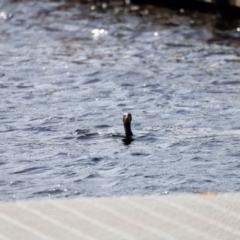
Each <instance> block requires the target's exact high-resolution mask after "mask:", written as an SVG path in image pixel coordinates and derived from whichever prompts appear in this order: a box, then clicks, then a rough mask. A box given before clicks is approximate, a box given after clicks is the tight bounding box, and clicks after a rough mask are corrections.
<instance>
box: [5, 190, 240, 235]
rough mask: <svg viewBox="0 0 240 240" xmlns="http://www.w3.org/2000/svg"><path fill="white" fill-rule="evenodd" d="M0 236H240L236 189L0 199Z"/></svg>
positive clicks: (239, 200) (238, 199) (238, 203)
mask: <svg viewBox="0 0 240 240" xmlns="http://www.w3.org/2000/svg"><path fill="white" fill-rule="evenodd" d="M0 239H1V240H8V239H12V240H16V239H17V240H21V239H24V240H28V239H31V240H32V239H34V240H35V239H47V240H48V239H49V240H50V239H59V240H61V239H64V240H66V239H71V240H74V239H89V240H94V239H109V240H110V239H111V240H113V239H114V240H118V239H131V240H132V239H136V240H140V239H144V240H146V239H147V240H151V239H171V240H172V239H177V240H181V239H183V240H186V239H190V240H194V239H208V240H209V239H211V240H212V239H218V240H221V239H232V240H235V239H240V194H238V193H233V194H217V193H210V194H186V195H171V196H148V197H120V198H78V199H70V200H68V199H62V200H42V201H22V202H1V203H0Z"/></svg>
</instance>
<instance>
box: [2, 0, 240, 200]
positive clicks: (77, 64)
mask: <svg viewBox="0 0 240 240" xmlns="http://www.w3.org/2000/svg"><path fill="white" fill-rule="evenodd" d="M102 7H103V9H96V6H93V5H90V4H89V5H83V4H79V3H78V4H77V3H74V2H71V3H66V2H57V1H27V0H26V1H20V2H15V1H12V2H11V1H3V2H2V3H1V13H0V30H1V37H0V43H1V44H0V98H1V101H0V174H1V178H0V200H12V199H29V198H46V197H50V198H59V197H76V196H120V195H133V194H136V195H146V194H147V195H149V194H166V193H170V194H174V193H182V192H205V191H223V192H226V191H227V192H228V191H230V192H232V191H239V190H240V181H239V175H240V162H239V159H240V150H239V145H240V121H239V120H240V117H239V116H240V95H239V92H240V80H239V73H240V70H239V62H240V48H239V43H240V41H239V35H240V33H239V31H240V28H238V25H237V24H238V23H237V22H235V23H234V24H235V25H234V27H228V28H227V29H222V28H220V27H219V26H222V25H221V21H220V22H219V20H218V19H217V16H211V15H209V14H199V13H193V12H192V13H189V14H187V13H183V11H182V10H181V12H182V13H177V12H176V11H171V10H167V9H157V8H154V7H148V8H146V7H145V6H143V7H141V8H138V7H137V6H124V7H122V6H121V5H116V6H111V7H109V8H108V7H107V8H106V6H102ZM126 111H127V112H131V114H132V116H133V123H132V130H133V132H134V134H135V141H133V142H132V143H131V144H130V145H127V146H126V145H124V144H123V142H122V138H121V137H119V136H115V135H114V133H116V132H119V133H123V126H122V120H121V118H122V113H123V112H126ZM77 129H78V133H79V134H76V132H75V130H77Z"/></svg>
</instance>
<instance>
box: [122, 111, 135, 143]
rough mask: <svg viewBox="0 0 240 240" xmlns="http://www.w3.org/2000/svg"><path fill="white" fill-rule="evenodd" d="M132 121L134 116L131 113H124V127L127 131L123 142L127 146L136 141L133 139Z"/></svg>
mask: <svg viewBox="0 0 240 240" xmlns="http://www.w3.org/2000/svg"><path fill="white" fill-rule="evenodd" d="M131 121H132V115H131V113H124V114H123V126H124V129H125V137H124V139H123V142H124V143H125V144H126V145H129V144H130V143H131V142H132V141H133V140H134V139H133V138H132V136H133V133H132V130H131Z"/></svg>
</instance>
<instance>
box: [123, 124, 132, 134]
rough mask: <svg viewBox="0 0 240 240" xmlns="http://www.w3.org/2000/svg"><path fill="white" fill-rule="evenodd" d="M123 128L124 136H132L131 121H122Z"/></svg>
mask: <svg viewBox="0 0 240 240" xmlns="http://www.w3.org/2000/svg"><path fill="white" fill-rule="evenodd" d="M124 129H125V136H126V137H132V135H133V133H132V130H131V123H130V122H125V123H124Z"/></svg>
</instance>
